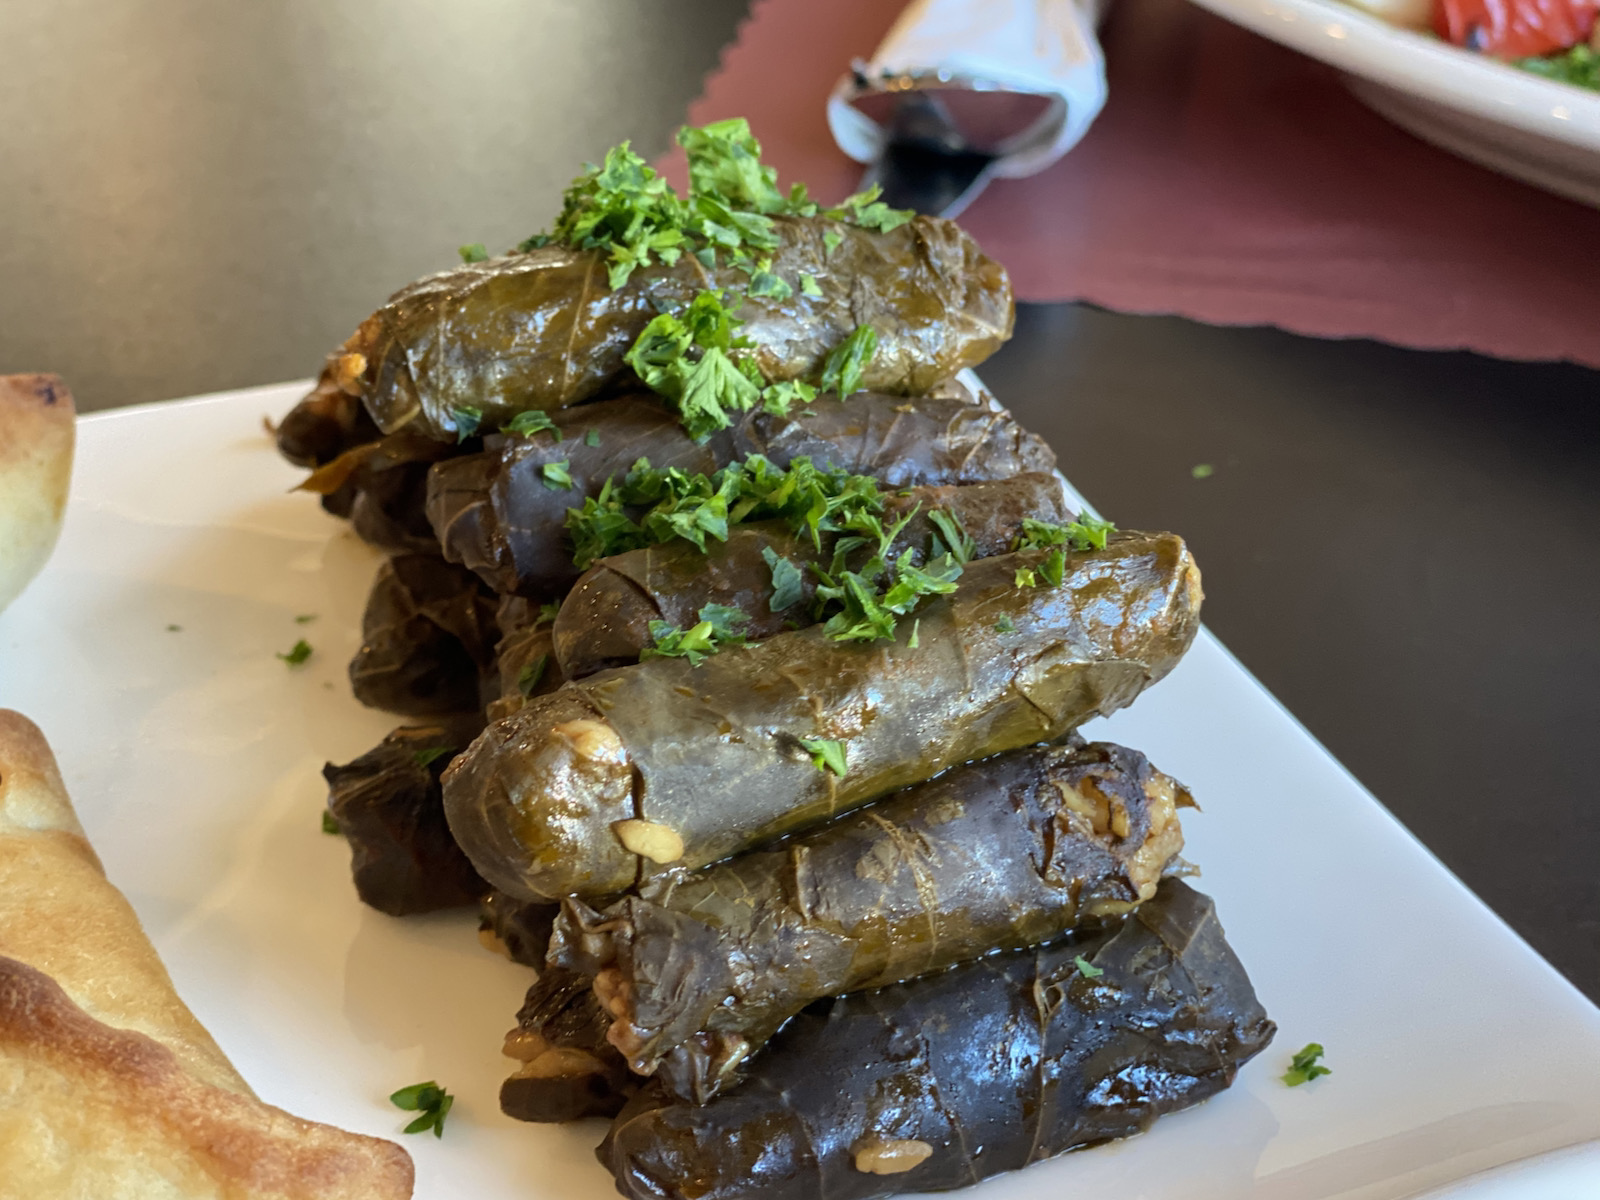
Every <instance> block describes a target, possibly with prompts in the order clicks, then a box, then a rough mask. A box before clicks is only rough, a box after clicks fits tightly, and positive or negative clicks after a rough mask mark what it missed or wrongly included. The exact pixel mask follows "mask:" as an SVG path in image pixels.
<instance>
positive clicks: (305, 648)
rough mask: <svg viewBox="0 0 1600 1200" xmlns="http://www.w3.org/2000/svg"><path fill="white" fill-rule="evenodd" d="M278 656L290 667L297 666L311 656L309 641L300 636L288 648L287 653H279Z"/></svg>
mask: <svg viewBox="0 0 1600 1200" xmlns="http://www.w3.org/2000/svg"><path fill="white" fill-rule="evenodd" d="M278 657H279V658H281V659H283V661H284V662H286V663H288V664H289V665H290V666H291V667H298V666H299V665H300V664H301V663H303V662H305V660H306V659H308V658H310V657H311V643H310V642H308V641H306V640H305V638H301V639H300V640H299V641H298V642H296V643H295V644H294V645H293V646H292V647H291V648H290V649H289V651H288V653H286V654H280V655H278Z"/></svg>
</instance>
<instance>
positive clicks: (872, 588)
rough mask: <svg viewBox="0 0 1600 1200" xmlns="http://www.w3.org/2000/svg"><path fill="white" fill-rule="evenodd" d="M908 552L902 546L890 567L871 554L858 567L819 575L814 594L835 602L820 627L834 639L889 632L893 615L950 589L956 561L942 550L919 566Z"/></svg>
mask: <svg viewBox="0 0 1600 1200" xmlns="http://www.w3.org/2000/svg"><path fill="white" fill-rule="evenodd" d="M911 558H912V552H911V551H910V550H907V551H905V552H904V553H902V554H901V555H900V557H899V558H898V559H896V560H895V562H894V564H893V566H892V567H890V566H889V565H888V564H886V563H885V562H884V560H883V558H882V557H881V555H874V556H873V557H872V558H871V559H869V560H868V562H867V564H866V566H864V567H863V568H862V569H861V570H860V571H841V572H837V573H836V576H829V575H824V576H823V583H822V586H821V587H819V588H818V589H817V598H818V599H819V600H821V601H823V602H824V603H826V602H828V601H833V602H836V603H838V604H839V605H840V606H841V611H839V612H837V613H835V614H834V615H833V616H831V617H829V618H828V620H827V621H826V622H825V623H824V624H823V627H822V628H823V631H824V632H825V633H826V634H827V635H828V636H829V637H830V638H832V639H833V640H835V641H840V642H847V641H876V640H877V639H879V638H892V637H893V636H894V631H895V626H896V624H897V623H898V620H899V618H900V617H903V616H906V615H907V614H908V613H910V612H911V610H912V609H913V608H915V607H916V606H917V603H918V602H919V601H920V600H921V599H922V597H924V596H938V595H944V594H945V593H947V592H953V591H955V590H956V580H957V579H959V578H960V577H961V564H960V563H958V562H956V560H955V559H953V558H951V557H950V556H949V555H948V554H947V555H945V556H943V557H942V558H936V559H933V560H931V561H930V562H928V563H927V564H926V565H925V566H923V567H917V566H914V565H913V564H912V562H911ZM819 573H820V572H819ZM885 584H886V585H887V586H883V585H885Z"/></svg>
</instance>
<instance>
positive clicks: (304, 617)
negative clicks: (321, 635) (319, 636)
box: [294, 613, 317, 625]
mask: <svg viewBox="0 0 1600 1200" xmlns="http://www.w3.org/2000/svg"><path fill="white" fill-rule="evenodd" d="M316 619H317V614H316V613H301V614H300V615H299V616H297V617H296V618H295V619H294V623H295V624H296V625H309V624H311V622H313V621H315V620H316Z"/></svg>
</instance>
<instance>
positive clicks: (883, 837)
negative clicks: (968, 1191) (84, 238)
mask: <svg viewBox="0 0 1600 1200" xmlns="http://www.w3.org/2000/svg"><path fill="white" fill-rule="evenodd" d="M679 140H680V142H681V144H682V145H683V147H684V149H685V151H686V153H687V155H688V162H689V174H690V186H689V189H688V192H687V194H686V195H682V196H680V195H679V194H678V193H676V192H675V191H673V190H672V189H671V188H670V187H668V186H667V184H666V182H665V181H664V180H662V179H660V178H659V177H658V176H656V174H655V173H654V172H653V171H651V170H650V168H649V167H647V166H646V165H645V164H644V163H643V162H642V161H641V160H640V159H639V158H638V157H637V156H635V155H633V154H632V153H631V151H630V150H629V149H628V147H627V146H626V145H623V146H620V147H617V148H615V149H613V150H612V151H611V152H610V153H609V154H608V155H607V156H606V158H605V161H604V163H602V164H601V165H600V166H596V167H590V168H588V169H587V170H586V171H585V172H584V174H583V175H581V176H580V177H579V178H578V179H577V180H575V181H574V183H573V185H572V187H571V188H570V189H569V190H568V192H567V195H566V202H565V206H564V208H563V210H562V212H561V214H560V216H559V218H558V219H557V221H556V223H555V225H554V227H553V229H552V231H551V232H550V233H548V234H540V235H537V236H535V237H532V238H530V239H528V241H526V242H525V243H523V244H522V245H520V246H518V247H517V248H515V249H514V250H513V251H510V252H508V253H506V254H503V255H499V256H490V255H489V254H488V253H487V252H486V251H485V250H484V248H483V247H481V246H469V247H464V248H463V251H462V256H463V259H464V261H463V263H462V265H461V266H460V267H458V268H455V269H453V270H449V271H444V272H441V273H440V274H438V275H435V276H431V277H429V278H427V279H424V280H421V281H419V282H417V283H415V284H413V285H411V286H410V287H408V288H405V289H404V290H402V291H401V292H400V293H398V294H397V295H396V296H394V297H393V298H392V299H391V300H390V301H389V302H388V303H387V304H385V305H384V306H383V307H382V308H380V309H379V310H378V311H377V312H376V313H374V314H373V315H372V316H371V317H369V318H368V319H367V320H366V321H364V322H363V323H362V325H361V327H360V329H358V330H357V332H356V333H355V334H354V335H353V336H352V337H351V338H350V339H349V340H348V341H347V342H346V343H345V344H344V345H343V346H341V347H340V348H339V349H338V350H337V351H335V352H334V353H333V354H332V355H330V356H329V359H328V363H327V365H326V367H325V369H324V371H323V374H322V377H321V379H320V380H319V381H318V384H317V387H316V389H315V390H314V391H313V392H312V393H311V395H309V396H308V397H307V398H306V399H305V400H304V401H303V402H302V403H301V405H300V406H299V407H298V408H297V409H296V410H295V411H294V412H293V413H291V414H290V415H289V417H288V418H286V419H285V421H284V422H283V424H282V426H281V427H280V431H279V441H280V446H281V448H282V450H283V452H284V453H285V454H286V455H287V456H288V457H290V458H291V459H293V460H294V461H296V462H298V463H301V464H302V465H305V466H308V467H311V468H313V470H312V474H311V477H310V478H309V479H308V480H307V484H306V486H307V487H308V488H309V489H310V490H312V491H315V492H317V493H319V494H320V495H321V496H322V497H323V503H324V505H325V506H326V507H327V508H328V509H329V510H330V511H332V512H334V513H337V514H339V515H343V516H347V517H349V518H350V519H351V521H352V522H353V524H354V526H355V528H356V530H357V532H358V533H360V534H361V536H363V537H365V538H367V539H368V540H369V541H372V542H373V543H374V544H376V545H378V546H380V547H381V548H382V549H384V550H385V551H386V552H388V553H389V554H391V555H392V556H393V557H392V558H391V559H390V560H389V562H388V563H387V565H386V566H385V567H384V568H383V569H382V570H381V571H380V572H379V574H378V579H377V582H376V584H375V586H374V589H373V594H372V598H371V600H370V602H369V605H368V610H367V614H366V619H365V622H364V626H363V636H364V640H365V644H364V645H363V647H362V649H361V652H360V653H359V654H358V655H357V657H356V659H355V661H354V662H353V663H352V665H351V680H352V684H353V686H354V689H355V692H356V695H357V697H358V698H359V699H361V700H362V701H363V702H364V703H367V704H371V705H374V706H377V707H383V708H387V709H390V710H392V711H395V712H399V713H403V714H406V715H408V716H412V717H416V718H421V719H425V720H426V721H427V722H428V723H427V724H416V725H411V726H406V727H402V728H400V729H398V730H396V731H395V732H394V733H393V734H391V735H390V736H389V737H388V738H386V739H385V740H384V742H383V744H382V745H381V746H379V747H377V748H376V749H374V750H373V751H371V752H370V753H368V754H366V755H363V756H362V757H361V758H359V759H357V760H355V761H354V762H352V763H350V764H348V765H345V766H333V765H331V764H330V766H329V767H328V769H327V771H326V775H327V779H328V783H329V788H330V796H329V820H330V822H331V823H333V824H335V825H337V827H338V828H339V830H340V831H341V832H343V833H344V834H345V836H346V837H347V838H348V839H349V840H350V843H351V850H352V857H353V864H354V873H355V878H356V885H357V889H358V891H359V893H360V895H361V897H362V898H363V899H364V900H366V901H367V902H368V903H370V904H372V905H374V906H376V907H378V908H380V909H382V910H383V911H385V912H389V913H394V914H397V915H398V914H403V913H411V912H419V911H426V910H428V909H432V908H439V907H447V906H450V905H454V904H470V903H473V902H477V903H478V904H479V905H480V906H481V907H480V911H481V915H482V924H483V935H484V939H485V941H486V943H488V944H490V945H491V946H493V947H495V948H499V949H502V950H504V951H506V952H507V953H509V954H510V955H511V956H512V957H513V958H515V959H516V960H517V961H519V962H524V963H527V964H528V965H530V966H532V967H534V968H535V969H536V970H537V971H538V975H537V978H536V980H535V981H534V982H533V984H532V987H531V988H530V990H529V992H528V996H527V1001H526V1003H525V1004H524V1006H523V1008H522V1010H521V1012H520V1013H519V1014H518V1015H517V1026H516V1028H515V1029H514V1030H512V1032H511V1033H510V1034H509V1035H508V1036H507V1038H506V1041H505V1047H504V1049H505V1052H506V1054H507V1055H508V1056H510V1057H511V1058H513V1059H515V1060H517V1062H518V1064H519V1065H518V1067H517V1068H516V1070H515V1072H514V1073H513V1074H512V1076H511V1077H510V1078H509V1079H508V1080H507V1081H506V1083H505V1086H504V1088H503V1090H502V1093H501V1103H502V1106H503V1107H504V1108H505V1110H506V1111H507V1112H509V1113H511V1114H512V1115H513V1116H517V1117H521V1118H523V1119H526V1120H529V1121H563V1120H571V1119H574V1118H579V1117H586V1116H601V1117H607V1118H613V1119H614V1124H613V1126H612V1128H611V1132H610V1134H609V1135H608V1136H607V1138H606V1139H605V1142H604V1144H603V1145H602V1147H601V1150H600V1156H601V1160H602V1162H603V1163H605V1165H606V1166H607V1167H609V1168H610V1169H611V1170H612V1172H613V1173H614V1174H615V1176H616V1180H617V1184H618V1187H619V1188H620V1189H621V1190H622V1191H623V1192H624V1193H625V1194H627V1195H630V1196H637V1197H652V1198H660V1197H687V1196H691V1195H692V1196H695V1197H733V1196H746V1195H773V1196H812V1195H818V1194H827V1195H838V1196H851V1197H858V1196H859V1197H866V1196H879V1195H887V1194H890V1193H894V1192H899V1191H906V1190H914V1191H928V1190H938V1189H944V1188H954V1187H960V1186H963V1185H965V1184H969V1183H973V1182H975V1181H977V1180H979V1179H982V1178H984V1177H986V1176H988V1175H992V1174H994V1173H996V1172H999V1171H1005V1170H1011V1169H1014V1168H1018V1167H1022V1166H1025V1165H1027V1164H1028V1163H1031V1162H1034V1161H1036V1160H1038V1159H1042V1158H1048V1157H1050V1156H1052V1155H1055V1154H1057V1153H1060V1152H1061V1151H1063V1150H1068V1149H1073V1148H1075V1147H1079V1146H1084V1145H1089V1144H1092V1143H1094V1142H1099V1141H1105V1140H1107V1139H1111V1138H1118V1137H1124V1136H1127V1135H1129V1134H1132V1133H1135V1132H1138V1131H1139V1130H1141V1129H1143V1128H1145V1127H1146V1126H1147V1125H1148V1124H1149V1122H1150V1121H1151V1120H1153V1119H1154V1118H1155V1117H1156V1116H1158V1115H1160V1114H1161V1113H1164V1112H1169V1111H1172V1110H1174V1109H1177V1108H1182V1107H1185V1106H1188V1105H1190V1104H1194V1103H1196V1102H1198V1101H1200V1100H1202V1099H1204V1098H1206V1097H1207V1096H1209V1095H1212V1094H1213V1093H1215V1092H1216V1091H1218V1090H1220V1089H1222V1088H1224V1087H1226V1086H1227V1085H1228V1084H1229V1083H1230V1082H1231V1081H1232V1079H1233V1077H1234V1075H1235V1073H1236V1072H1237V1071H1238V1069H1239V1067H1240V1066H1241V1065H1242V1064H1243V1063H1244V1062H1246V1061H1247V1060H1248V1059H1249V1058H1250V1057H1251V1056H1253V1055H1254V1054H1256V1053H1258V1052H1259V1051H1260V1050H1261V1049H1262V1048H1263V1047H1264V1046H1265V1045H1266V1043H1267V1041H1268V1040H1269V1039H1270V1038H1271V1036H1272V1032H1273V1026H1272V1023H1271V1021H1269V1020H1268V1019H1267V1017H1266V1014H1265V1013H1263V1012H1262V1010H1261V1007H1260V1005H1259V1004H1258V1003H1257V1002H1256V999H1255V996H1254V993H1253V992H1252V990H1251V988H1250V983H1249V980H1248V978H1247V977H1246V975H1245V973H1244V971H1243V969H1242V968H1241V967H1240V965H1239V963H1238V962H1237V960H1236V959H1235V958H1234V957H1233V955H1232V952H1231V951H1230V950H1229V948H1228V946H1227V944H1226V942H1225V941H1224V940H1223V937H1222V932H1221V928H1220V926H1219V925H1218V923H1217V918H1216V914H1215V911H1214V909H1213V908H1212V906H1211V904H1210V902H1209V901H1208V900H1206V899H1205V898H1204V897H1202V896H1200V895H1199V894H1198V893H1196V892H1193V891H1192V890H1190V889H1189V888H1188V887H1187V886H1186V885H1185V884H1183V883H1182V882H1180V881H1179V880H1178V879H1176V878H1175V875H1177V874H1181V873H1183V871H1184V868H1185V864H1183V862H1182V859H1181V858H1180V857H1179V855H1180V851H1181V849H1182V847H1183V831H1182V826H1181V824H1180V814H1181V811H1182V810H1183V809H1185V808H1189V807H1192V805H1193V799H1192V798H1191V796H1190V794H1189V792H1188V790H1187V789H1186V788H1185V787H1184V786H1183V785H1182V784H1181V783H1179V782H1178V781H1177V780H1175V779H1173V778H1172V777H1171V776H1169V775H1167V774H1165V773H1163V772H1162V771H1161V770H1159V769H1158V768H1157V767H1156V766H1154V765H1152V764H1151V763H1150V762H1149V760H1148V759H1146V758H1145V756H1144V755H1142V754H1140V753H1139V752H1137V751H1136V750H1132V749H1129V748H1126V747H1123V746H1117V745H1112V744H1109V743H1104V742H1094V741H1087V740H1085V739H1084V738H1083V737H1082V736H1080V734H1079V733H1078V729H1079V727H1080V726H1082V725H1083V724H1084V723H1085V722H1088V721H1090V720H1091V719H1093V718H1094V717H1097V716H1104V715H1107V714H1109V713H1111V712H1114V711H1115V710H1117V709H1119V708H1121V707H1123V706H1125V705H1127V704H1129V703H1131V702H1132V701H1133V700H1134V699H1135V698H1136V697H1137V696H1138V695H1139V694H1140V693H1141V692H1142V691H1143V690H1144V689H1145V688H1147V687H1149V686H1151V685H1152V684H1154V683H1156V682H1157V681H1159V680H1160V679H1161V678H1162V677H1163V676H1164V675H1166V674H1167V672H1169V671H1170V670H1171V669H1172V668H1173V666H1174V665H1175V664H1176V663H1177V662H1178V660H1179V659H1180V658H1181V657H1182V656H1183V654H1184V653H1185V651H1186V650H1187V649H1188V647H1189V645H1190V643H1191V642H1192V641H1193V639H1194V636H1195V633H1196V631H1197V629H1198V627H1199V609H1200V601H1201V589H1200V576H1199V571H1198V568H1197V567H1196V566H1195V563H1194V560H1193V558H1192V557H1191V555H1190V553H1189V551H1188V548H1187V547H1186V546H1185V545H1184V542H1183V540H1182V539H1181V538H1179V537H1177V536H1176V535H1174V534H1170V533H1141V532H1128V531H1119V530H1117V529H1115V528H1114V527H1113V526H1112V525H1110V524H1109V523H1108V522H1105V521H1101V520H1099V519H1098V518H1096V517H1094V516H1093V515H1092V514H1087V513H1075V512H1073V511H1072V508H1071V506H1070V505H1069V502H1068V500H1067V495H1066V492H1065V488H1064V485H1063V483H1062V481H1061V479H1060V476H1059V475H1058V474H1056V473H1055V470H1054V467H1055V459H1054V456H1053V455H1052V454H1051V452H1050V450H1049V448H1048V447H1047V446H1046V445H1045V444H1044V443H1043V442H1042V441H1041V440H1040V439H1039V438H1037V437H1035V436H1034V435H1032V434H1030V433H1028V432H1027V431H1026V430H1024V429H1022V428H1021V427H1020V426H1019V425H1018V424H1017V423H1016V421H1015V420H1014V419H1013V418H1012V417H1011V415H1010V414H1009V413H1007V412H1006V411H1005V410H1004V409H1002V408H1000V407H999V406H998V405H997V404H996V403H994V401H993V400H992V399H991V398H990V397H988V396H987V395H986V394H984V393H982V392H981V390H979V389H977V388H976V387H975V386H974V385H973V384H972V383H971V382H970V380H971V376H970V375H968V376H967V377H966V379H967V380H968V382H963V381H962V380H961V379H959V378H958V375H959V373H960V372H962V371H963V370H965V369H966V368H969V367H972V366H974V365H976V364H978V363H980V362H982V361H983V359H984V358H986V357H987V356H988V355H989V354H991V353H992V352H993V351H994V350H995V349H996V348H997V347H998V346H999V345H1000V344H1001V343H1002V342H1003V341H1004V340H1005V339H1006V337H1007V336H1009V333H1010V329H1011V319H1012V302H1011V293H1010V286H1009V283H1008V281H1007V279H1006V275H1005V272H1004V271H1003V270H1002V269H1001V268H1000V267H999V266H998V265H997V264H995V263H994V262H991V261H990V260H989V259H987V258H985V257H984V256H983V254H982V252H981V251H980V250H979V249H978V247H977V246H976V245H975V244H974V243H973V242H972V241H971V239H970V238H968V237H967V236H966V235H965V234H964V233H963V232H962V231H961V230H960V229H959V228H958V227H956V226H955V225H953V224H951V223H950V222H948V221H943V220H940V219H937V218H929V217H920V216H914V215H912V214H910V213H905V212H899V211H896V210H894V209H890V208H888V207H887V206H886V205H884V204H883V202H882V201H880V200H878V199H877V197H876V196H875V195H873V194H871V193H867V194H863V195H859V196H854V197H851V198H850V199H849V200H846V201H845V202H844V203H843V204H841V205H839V206H837V207H833V208H828V207H824V206H821V205H819V204H817V203H816V202H814V201H812V200H811V199H810V198H809V197H808V195H807V194H806V191H805V189H804V188H803V187H798V186H797V187H795V188H792V189H790V190H789V191H786V192H785V191H780V190H779V189H778V187H777V184H776V179H775V176H774V172H773V171H772V170H771V169H770V168H768V167H764V166H762V165H761V162H760V158H759V147H758V146H757V145H756V143H755V141H754V139H753V138H752V137H751V136H750V132H749V130H748V128H747V127H746V126H745V124H744V122H742V121H725V122H720V123H718V124H715V125H710V126H706V127H705V128H701V129H692V128H688V129H684V130H683V131H682V132H681V133H680V135H679Z"/></svg>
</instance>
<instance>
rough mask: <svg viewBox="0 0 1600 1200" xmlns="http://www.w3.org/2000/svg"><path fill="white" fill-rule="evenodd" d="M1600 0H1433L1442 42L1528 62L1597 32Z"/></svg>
mask: <svg viewBox="0 0 1600 1200" xmlns="http://www.w3.org/2000/svg"><path fill="white" fill-rule="evenodd" d="M1597 16H1600V0H1434V5H1433V28H1434V32H1436V33H1437V34H1438V35H1439V36H1440V37H1442V38H1444V39H1445V40H1446V41H1449V42H1454V43H1455V44H1456V45H1457V46H1465V47H1467V49H1469V50H1478V51H1481V52H1482V53H1484V54H1492V55H1494V56H1495V57H1496V58H1532V57H1534V56H1536V55H1541V54H1555V53H1557V52H1559V51H1562V50H1566V49H1569V48H1570V47H1572V46H1576V45H1577V44H1578V43H1579V42H1581V41H1583V40H1585V39H1586V38H1587V37H1588V36H1589V34H1590V32H1591V31H1592V30H1593V29H1594V28H1595V19H1596V17H1597Z"/></svg>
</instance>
